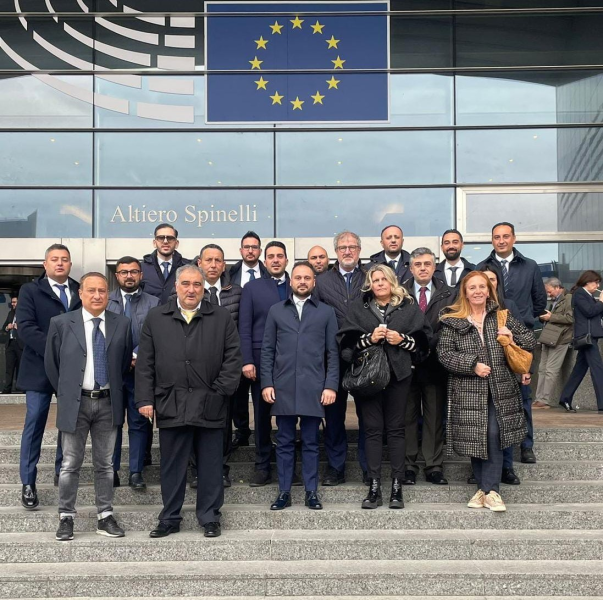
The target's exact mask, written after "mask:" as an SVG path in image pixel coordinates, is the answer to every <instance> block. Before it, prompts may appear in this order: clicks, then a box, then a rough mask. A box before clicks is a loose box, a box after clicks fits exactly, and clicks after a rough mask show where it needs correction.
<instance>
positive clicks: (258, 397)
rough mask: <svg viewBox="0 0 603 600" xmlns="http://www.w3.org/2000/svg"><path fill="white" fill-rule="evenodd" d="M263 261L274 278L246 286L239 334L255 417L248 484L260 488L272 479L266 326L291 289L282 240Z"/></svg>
mask: <svg viewBox="0 0 603 600" xmlns="http://www.w3.org/2000/svg"><path fill="white" fill-rule="evenodd" d="M264 260H265V264H266V268H267V270H268V273H270V276H271V279H256V280H254V281H251V282H249V283H248V284H247V285H246V286H245V287H244V288H243V294H242V295H241V304H240V306H239V334H240V335H241V352H242V354H243V375H244V376H245V377H246V378H247V379H249V380H250V381H251V398H252V400H253V411H254V417H255V474H254V476H253V478H252V480H251V482H250V484H249V485H251V487H259V486H263V485H266V484H268V483H271V482H272V475H271V472H270V471H271V469H270V452H271V450H272V441H271V439H270V432H271V430H272V420H271V417H270V406H269V405H268V404H266V402H264V401H263V400H262V386H261V382H260V363H261V350H262V342H263V340H264V327H265V326H266V318H267V317H268V311H269V310H270V307H271V306H272V305H273V304H276V303H277V302H282V301H283V300H285V299H286V298H287V297H288V296H289V293H290V292H291V286H290V285H289V276H288V275H287V273H286V272H285V269H286V268H287V264H288V263H289V261H288V260H287V249H286V248H285V245H284V244H283V243H282V242H270V243H269V244H268V245H267V246H266V250H265V252H264Z"/></svg>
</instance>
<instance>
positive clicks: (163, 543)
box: [0, 529, 603, 563]
mask: <svg viewBox="0 0 603 600" xmlns="http://www.w3.org/2000/svg"><path fill="white" fill-rule="evenodd" d="M560 556H563V559H564V560H594V561H599V560H601V557H602V556H603V532H601V531H548V530H536V531H484V530H458V529H454V530H443V531H431V530H415V531H412V530H411V531H404V530H398V531H393V530H390V531H387V530H385V531H378V532H375V531H372V530H368V531H366V530H356V531H353V530H352V531H325V530H319V531H302V530H289V531H271V530H265V531H225V532H224V534H223V535H222V536H221V537H220V538H216V539H211V540H209V539H206V538H204V537H203V536H202V535H201V532H200V531H181V532H180V533H178V534H174V535H171V536H170V537H168V538H165V539H161V540H156V539H151V538H150V537H149V535H148V532H146V531H144V532H142V531H129V532H127V535H126V537H124V538H121V539H108V538H106V537H102V536H99V535H97V534H96V533H77V534H76V535H75V536H74V540H73V541H72V542H69V543H60V544H59V543H57V541H56V540H55V539H54V533H50V532H49V533H45V534H43V535H41V534H40V533H8V534H4V535H3V536H2V539H1V540H0V563H29V562H38V563H72V562H78V563H79V562H90V563H97V562H162V561H166V560H169V561H177V562H186V561H217V560H228V561H244V560H246V559H248V558H249V557H253V558H254V560H255V561H301V560H325V561H328V560H332V561H341V560H404V561H408V560H425V561H427V560H453V561H459V560H484V561H492V560H510V561H513V560H522V561H523V560H529V561H532V560H539V561H542V560H557V559H558V558H559V557H560Z"/></svg>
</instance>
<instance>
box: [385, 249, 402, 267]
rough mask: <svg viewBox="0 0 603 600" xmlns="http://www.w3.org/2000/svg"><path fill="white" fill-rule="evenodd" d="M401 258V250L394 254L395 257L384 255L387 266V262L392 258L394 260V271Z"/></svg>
mask: <svg viewBox="0 0 603 600" xmlns="http://www.w3.org/2000/svg"><path fill="white" fill-rule="evenodd" d="M401 258H402V252H400V254H398V256H396V258H390V257H389V256H388V255H387V254H386V255H385V260H386V262H387V266H388V267H389V263H390V262H391V261H392V260H393V261H394V271H395V270H396V269H397V268H398V263H399V262H400V259H401Z"/></svg>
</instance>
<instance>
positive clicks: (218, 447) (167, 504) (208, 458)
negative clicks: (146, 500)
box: [159, 426, 224, 525]
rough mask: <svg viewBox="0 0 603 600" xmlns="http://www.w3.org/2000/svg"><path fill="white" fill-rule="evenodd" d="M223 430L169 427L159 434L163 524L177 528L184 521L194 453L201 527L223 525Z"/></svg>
mask: <svg viewBox="0 0 603 600" xmlns="http://www.w3.org/2000/svg"><path fill="white" fill-rule="evenodd" d="M223 438H224V429H210V428H207V427H190V426H185V427H170V428H162V429H160V430H159V446H160V453H161V497H162V499H163V510H162V511H161V514H160V515H159V520H160V521H165V522H166V523H171V524H173V525H177V524H178V523H180V521H182V515H181V514H180V511H181V510H182V504H183V503H184V494H185V493H186V472H187V467H188V460H189V457H190V455H191V452H193V453H194V454H195V457H196V459H197V468H198V477H199V483H198V486H197V507H196V513H197V519H198V520H199V523H200V524H201V525H205V524H206V523H214V522H220V516H221V513H220V509H221V508H222V505H223V504H224V485H223V484H222V456H223Z"/></svg>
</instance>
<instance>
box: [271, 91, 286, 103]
mask: <svg viewBox="0 0 603 600" xmlns="http://www.w3.org/2000/svg"><path fill="white" fill-rule="evenodd" d="M284 97H285V96H281V95H279V93H278V92H274V96H269V98H270V99H271V100H272V104H273V105H274V104H280V105H281V106H282V105H283V103H282V102H281V100H282V99H283V98H284Z"/></svg>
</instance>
